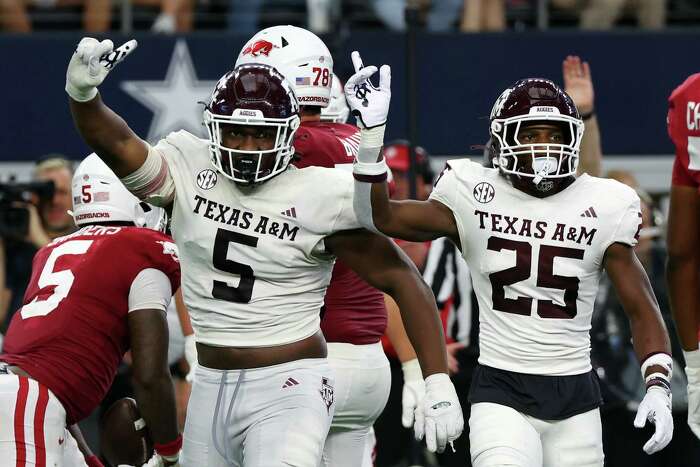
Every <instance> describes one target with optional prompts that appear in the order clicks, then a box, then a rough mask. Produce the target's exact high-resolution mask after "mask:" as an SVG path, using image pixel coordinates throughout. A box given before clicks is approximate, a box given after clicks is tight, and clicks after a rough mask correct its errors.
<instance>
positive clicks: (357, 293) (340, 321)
mask: <svg viewBox="0 0 700 467" xmlns="http://www.w3.org/2000/svg"><path fill="white" fill-rule="evenodd" d="M359 146H360V131H359V130H358V128H357V127H355V126H352V125H346V124H344V123H326V122H305V123H302V125H301V127H300V128H299V130H297V133H296V135H295V136H294V149H295V150H296V154H297V156H298V157H299V160H297V161H296V162H295V163H294V165H296V166H297V167H299V168H303V167H309V166H316V167H319V166H320V167H338V166H341V167H338V170H343V167H342V166H343V165H344V166H346V168H347V170H348V171H350V170H352V162H353V160H354V158H355V155H356V154H357V149H358V148H359ZM385 329H386V308H385V306H384V295H383V294H382V292H380V291H379V290H377V289H375V288H374V287H372V286H370V285H369V284H368V283H367V282H365V281H364V280H363V279H361V278H360V277H359V276H358V275H357V274H355V273H354V272H353V271H352V270H351V269H350V268H349V267H347V266H345V265H344V264H342V262H340V261H336V263H335V267H334V268H333V275H332V276H331V282H330V284H329V285H328V290H327V291H326V298H325V312H324V314H323V317H322V319H321V330H322V331H323V335H324V336H325V337H326V340H327V341H328V342H347V343H350V344H356V345H362V344H373V343H375V342H378V341H379V339H380V338H381V337H382V335H383V334H384V330H385Z"/></svg>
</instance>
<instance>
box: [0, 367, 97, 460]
mask: <svg viewBox="0 0 700 467" xmlns="http://www.w3.org/2000/svg"><path fill="white" fill-rule="evenodd" d="M77 449H78V446H77V444H75V441H74V440H73V438H72V437H71V436H70V433H68V430H67V429H66V411H65V409H64V408H63V406H62V405H61V403H60V402H59V401H58V399H57V398H56V396H54V395H53V393H52V392H51V391H49V389H48V388H46V386H43V385H41V384H39V383H38V382H37V381H35V380H33V379H31V378H26V377H23V376H17V375H13V374H11V373H10V374H4V373H2V374H0V463H1V464H2V465H11V466H17V467H23V466H27V467H28V466H45V467H62V466H64V465H65V466H70V467H73V466H74V465H75V466H78V467H80V466H85V465H86V464H85V460H84V459H83V457H82V455H81V454H80V453H79V452H78V453H77V454H76V452H74V451H77ZM64 459H71V461H70V464H68V463H64Z"/></svg>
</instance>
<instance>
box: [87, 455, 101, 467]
mask: <svg viewBox="0 0 700 467" xmlns="http://www.w3.org/2000/svg"><path fill="white" fill-rule="evenodd" d="M85 463H86V464H87V466H88V467H104V465H103V464H102V462H101V461H100V458H99V457H97V456H96V455H94V454H93V455H92V456H89V457H86V458H85Z"/></svg>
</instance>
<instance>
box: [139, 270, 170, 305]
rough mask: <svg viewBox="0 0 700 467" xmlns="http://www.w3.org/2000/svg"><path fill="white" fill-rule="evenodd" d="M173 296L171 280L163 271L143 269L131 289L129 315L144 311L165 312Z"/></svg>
mask: <svg viewBox="0 0 700 467" xmlns="http://www.w3.org/2000/svg"><path fill="white" fill-rule="evenodd" d="M172 296H173V290H172V286H171V285H170V279H169V278H168V276H167V275H166V274H165V273H164V272H163V271H160V270H158V269H153V268H147V269H143V270H142V271H141V272H139V273H138V275H137V276H136V278H135V279H134V281H133V282H132V283H131V288H130V289H129V313H131V312H132V311H135V310H144V309H155V310H161V311H165V310H166V309H167V308H168V305H169V304H170V300H171V298H172Z"/></svg>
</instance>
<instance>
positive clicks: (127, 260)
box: [0, 225, 180, 424]
mask: <svg viewBox="0 0 700 467" xmlns="http://www.w3.org/2000/svg"><path fill="white" fill-rule="evenodd" d="M146 269H157V270H160V271H162V272H163V273H164V274H165V275H166V276H167V277H168V279H169V280H170V285H171V290H172V291H173V292H174V291H175V290H177V288H178V287H179V286H180V264H179V260H178V257H177V250H176V249H175V245H174V244H173V243H172V239H171V238H170V237H168V236H166V235H164V234H162V233H160V232H156V231H155V230H151V229H146V228H138V227H116V226H98V225H95V226H87V227H83V228H82V229H80V230H78V231H77V232H74V233H72V234H70V235H67V236H65V237H60V238H57V239H55V240H54V241H53V242H51V243H50V244H49V245H47V246H45V247H43V248H42V249H41V250H39V251H38V252H37V254H36V256H35V257H34V263H33V270H32V278H31V281H30V282H29V286H28V287H27V291H26V293H25V296H24V302H23V303H24V305H23V306H22V308H20V309H19V310H17V312H16V313H15V315H14V316H13V317H12V322H11V323H10V327H9V329H8V332H7V336H6V338H5V341H4V346H3V353H2V354H0V361H3V362H6V363H9V364H11V365H17V366H19V367H20V368H22V369H23V370H24V371H26V372H27V373H29V374H30V375H31V376H32V378H34V379H36V380H37V381H39V382H40V383H42V384H43V385H45V386H46V387H48V388H49V389H50V390H51V391H52V392H53V393H54V394H55V395H56V397H57V398H58V399H59V400H60V401H61V404H62V405H63V407H64V408H65V410H66V418H67V421H68V423H69V424H71V423H75V422H77V421H79V420H81V419H82V418H85V417H86V416H87V415H89V414H90V412H92V410H93V409H94V408H95V407H97V405H98V404H99V403H100V401H101V400H102V398H103V397H104V396H105V394H106V393H107V390H108V389H109V387H110V386H111V384H112V380H113V379H114V375H115V374H116V371H117V367H118V366H119V363H120V362H121V360H122V357H123V356H124V353H125V352H126V351H127V350H128V349H129V324H128V321H127V315H128V313H129V297H130V290H131V287H132V284H134V283H135V281H136V279H137V277H138V276H139V274H140V273H141V272H142V271H144V270H146ZM164 298H167V299H168V301H169V299H170V297H164ZM166 306H167V303H164V304H163V310H165V307H166Z"/></svg>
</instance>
